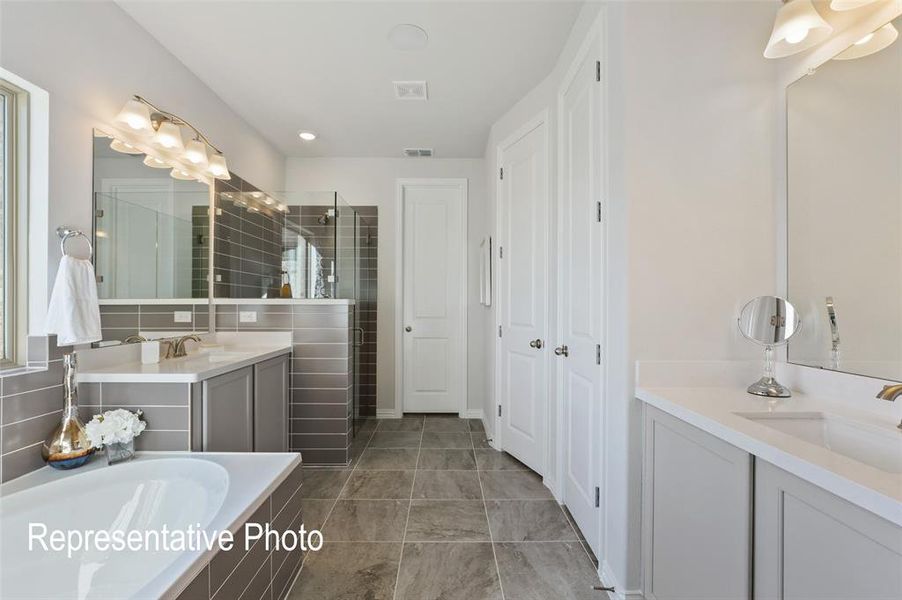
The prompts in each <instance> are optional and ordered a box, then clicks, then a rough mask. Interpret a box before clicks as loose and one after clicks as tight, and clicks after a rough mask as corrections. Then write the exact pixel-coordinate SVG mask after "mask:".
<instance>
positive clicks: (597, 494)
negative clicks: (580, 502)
mask: <svg viewBox="0 0 902 600" xmlns="http://www.w3.org/2000/svg"><path fill="white" fill-rule="evenodd" d="M600 506H601V490H600V489H599V488H598V486H595V508H599V507H600Z"/></svg>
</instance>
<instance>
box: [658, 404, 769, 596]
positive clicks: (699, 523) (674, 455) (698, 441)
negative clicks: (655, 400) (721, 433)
mask: <svg viewBox="0 0 902 600" xmlns="http://www.w3.org/2000/svg"><path fill="white" fill-rule="evenodd" d="M644 470H645V476H644V487H643V510H642V515H643V517H642V518H643V523H642V534H643V539H642V546H643V551H644V561H643V562H644V564H645V569H644V571H645V573H644V579H645V582H644V585H645V597H646V598H648V599H649V600H654V599H658V600H665V599H667V600H671V599H676V598H684V599H689V598H692V599H694V600H701V599H705V598H707V599H711V600H713V599H715V598H716V599H717V600H724V599H730V600H739V599H748V598H749V597H750V595H751V581H750V569H749V565H750V564H751V547H752V540H751V536H752V527H751V501H752V458H751V456H750V455H749V454H748V453H747V452H744V451H742V450H740V449H738V448H736V447H735V446H732V445H730V444H728V443H726V442H724V441H722V440H720V439H718V438H716V437H714V436H712V435H710V434H708V433H705V432H704V431H701V430H700V429H697V428H695V427H693V426H692V425H689V424H687V423H685V422H683V421H680V420H679V419H676V418H674V417H672V416H670V415H668V414H666V413H664V412H661V411H659V410H657V409H655V408H653V407H651V406H648V405H646V407H645V465H644Z"/></svg>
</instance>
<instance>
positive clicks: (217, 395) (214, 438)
mask: <svg viewBox="0 0 902 600" xmlns="http://www.w3.org/2000/svg"><path fill="white" fill-rule="evenodd" d="M201 422H202V427H203V429H202V432H203V433H202V439H203V445H202V448H201V449H202V450H203V451H204V452H253V450H254V368H253V367H245V368H243V369H238V370H237V371H232V372H230V373H226V374H224V375H219V376H217V377H211V378H210V379H207V380H206V381H204V382H203V400H202V417H201Z"/></svg>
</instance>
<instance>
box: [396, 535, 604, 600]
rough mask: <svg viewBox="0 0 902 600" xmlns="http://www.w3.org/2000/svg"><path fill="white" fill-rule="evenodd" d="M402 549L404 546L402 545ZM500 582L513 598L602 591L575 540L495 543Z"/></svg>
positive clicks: (573, 596)
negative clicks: (596, 589)
mask: <svg viewBox="0 0 902 600" xmlns="http://www.w3.org/2000/svg"><path fill="white" fill-rule="evenodd" d="M405 551H406V548H405ZM495 554H496V556H497V557H498V570H499V571H500V573H501V584H502V586H503V587H504V594H505V597H507V598H516V599H517V600H548V599H549V598H554V599H555V600H557V599H561V600H598V599H599V598H604V595H603V593H602V592H597V591H594V590H593V589H592V586H594V585H600V584H599V581H598V576H597V575H596V573H595V570H594V569H593V568H592V564H591V563H590V562H589V559H588V557H587V556H586V553H585V552H584V551H583V549H582V547H581V546H580V544H579V542H544V543H543V542H540V543H525V544H516V543H501V544H495Z"/></svg>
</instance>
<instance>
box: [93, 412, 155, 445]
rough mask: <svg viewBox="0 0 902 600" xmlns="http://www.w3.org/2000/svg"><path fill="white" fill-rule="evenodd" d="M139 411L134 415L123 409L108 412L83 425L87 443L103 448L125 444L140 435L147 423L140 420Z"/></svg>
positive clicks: (95, 416)
mask: <svg viewBox="0 0 902 600" xmlns="http://www.w3.org/2000/svg"><path fill="white" fill-rule="evenodd" d="M143 414H144V413H142V412H141V411H140V410H139V411H138V412H136V413H133V412H129V411H127V410H125V409H124V408H119V409H116V410H108V411H106V412H105V413H103V414H102V415H94V418H93V419H91V421H90V422H89V423H88V424H87V425H85V433H86V434H87V436H88V441H89V442H90V443H91V445H92V446H94V447H95V448H103V446H105V445H109V444H127V443H129V442H131V441H132V440H133V439H135V438H136V437H138V436H139V435H141V432H142V431H144V428H145V427H147V423H145V422H144V421H143V420H141V416H142V415H143Z"/></svg>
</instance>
